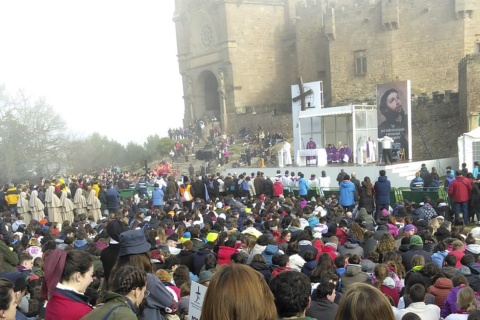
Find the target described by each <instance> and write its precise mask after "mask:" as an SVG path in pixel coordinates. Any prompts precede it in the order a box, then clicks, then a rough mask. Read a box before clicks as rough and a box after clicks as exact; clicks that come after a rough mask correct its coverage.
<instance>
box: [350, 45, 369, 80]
mask: <svg viewBox="0 0 480 320" xmlns="http://www.w3.org/2000/svg"><path fill="white" fill-rule="evenodd" d="M353 57H354V59H355V75H356V76H362V75H365V74H366V73H367V57H366V53H365V50H359V51H355V52H354V53H353Z"/></svg>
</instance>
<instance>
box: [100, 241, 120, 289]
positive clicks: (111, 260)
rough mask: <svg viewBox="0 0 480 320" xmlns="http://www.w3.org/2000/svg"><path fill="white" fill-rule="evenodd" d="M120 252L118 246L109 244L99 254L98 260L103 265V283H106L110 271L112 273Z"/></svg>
mask: <svg viewBox="0 0 480 320" xmlns="http://www.w3.org/2000/svg"><path fill="white" fill-rule="evenodd" d="M119 252H120V244H110V245H109V246H108V247H106V248H105V249H103V250H102V252H101V253H100V260H101V261H102V264H103V273H104V275H105V281H106V283H108V279H109V277H110V271H112V269H113V266H114V265H115V262H116V261H117V257H118V253H119Z"/></svg>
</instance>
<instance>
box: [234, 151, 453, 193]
mask: <svg viewBox="0 0 480 320" xmlns="http://www.w3.org/2000/svg"><path fill="white" fill-rule="evenodd" d="M423 163H425V165H426V166H427V168H428V170H429V171H430V170H431V168H432V167H436V168H437V171H438V173H439V175H440V176H443V175H445V174H446V172H445V168H446V167H447V166H451V167H452V168H454V169H455V168H458V167H459V163H458V157H455V158H442V159H435V160H423V161H397V162H394V163H393V164H392V165H389V166H384V165H377V164H374V163H371V164H364V165H357V164H354V163H331V164H327V165H326V166H322V167H298V166H294V165H293V166H287V167H284V168H277V167H267V168H259V167H254V166H251V167H239V168H228V169H226V170H225V173H232V174H233V173H237V174H240V173H243V172H245V173H247V174H251V173H252V172H255V174H256V173H257V171H262V172H264V173H265V175H266V176H269V177H271V176H275V175H276V174H277V170H280V171H281V173H282V174H284V173H285V170H288V171H289V172H292V171H293V172H295V173H298V172H302V173H303V174H304V175H305V178H306V179H307V180H308V179H309V178H310V176H311V174H315V175H316V176H317V177H319V176H321V172H322V171H325V172H326V173H327V176H329V177H330V181H331V184H330V186H331V187H338V184H337V181H336V179H337V175H338V173H339V172H340V170H341V169H344V170H345V172H346V173H347V174H351V173H352V172H355V173H356V175H357V179H358V180H360V181H362V180H363V178H364V177H365V176H368V177H370V179H371V180H372V181H376V180H377V178H378V176H379V173H378V172H379V171H380V170H382V169H384V170H386V171H387V177H388V180H390V182H391V183H392V187H396V188H400V187H409V186H410V181H411V180H412V179H413V178H414V177H415V172H416V171H420V168H421V166H422V164H423Z"/></svg>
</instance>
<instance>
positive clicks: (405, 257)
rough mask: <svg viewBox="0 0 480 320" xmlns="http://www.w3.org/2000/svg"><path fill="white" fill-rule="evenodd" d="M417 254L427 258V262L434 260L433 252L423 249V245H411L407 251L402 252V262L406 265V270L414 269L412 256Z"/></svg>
mask: <svg viewBox="0 0 480 320" xmlns="http://www.w3.org/2000/svg"><path fill="white" fill-rule="evenodd" d="M417 254H418V255H421V256H423V257H424V258H425V264H427V263H429V262H432V254H431V253H429V252H427V251H425V250H423V246H410V248H409V249H408V251H407V252H404V253H401V254H400V255H401V256H402V264H403V266H404V267H405V270H410V269H412V258H413V256H414V255H417Z"/></svg>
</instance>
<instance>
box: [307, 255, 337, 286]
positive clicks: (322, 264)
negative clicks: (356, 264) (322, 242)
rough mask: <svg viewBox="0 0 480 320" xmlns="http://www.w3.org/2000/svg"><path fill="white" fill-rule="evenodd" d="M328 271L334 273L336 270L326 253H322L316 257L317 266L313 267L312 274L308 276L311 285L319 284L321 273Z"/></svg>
mask: <svg viewBox="0 0 480 320" xmlns="http://www.w3.org/2000/svg"><path fill="white" fill-rule="evenodd" d="M329 271H330V272H333V273H336V272H337V268H336V267H335V265H334V264H333V261H332V258H331V257H330V255H329V254H328V253H322V254H321V255H320V257H318V260H317V266H316V267H315V269H313V270H312V273H311V274H310V280H311V281H312V283H318V282H320V278H321V276H322V273H324V272H329Z"/></svg>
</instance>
